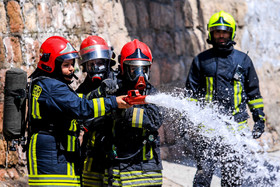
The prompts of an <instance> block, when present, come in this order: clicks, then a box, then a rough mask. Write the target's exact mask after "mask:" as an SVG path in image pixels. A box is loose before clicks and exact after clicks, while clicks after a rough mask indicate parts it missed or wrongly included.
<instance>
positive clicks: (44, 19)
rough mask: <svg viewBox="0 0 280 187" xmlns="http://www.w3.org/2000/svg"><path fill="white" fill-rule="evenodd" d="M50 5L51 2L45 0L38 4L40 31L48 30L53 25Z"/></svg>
mask: <svg viewBox="0 0 280 187" xmlns="http://www.w3.org/2000/svg"><path fill="white" fill-rule="evenodd" d="M49 7H50V6H49V4H48V3H45V2H42V3H38V4H37V15H38V22H39V28H38V29H39V31H46V30H48V29H49V28H50V26H51V21H52V17H51V13H50V10H49Z"/></svg>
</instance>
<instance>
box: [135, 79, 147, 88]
mask: <svg viewBox="0 0 280 187" xmlns="http://www.w3.org/2000/svg"><path fill="white" fill-rule="evenodd" d="M134 88H135V89H137V90H144V89H145V88H146V81H145V78H144V77H143V76H139V78H138V80H137V83H136V84H135V87H134Z"/></svg>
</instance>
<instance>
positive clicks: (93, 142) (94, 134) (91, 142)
mask: <svg viewBox="0 0 280 187" xmlns="http://www.w3.org/2000/svg"><path fill="white" fill-rule="evenodd" d="M95 138H96V131H93V132H92V136H91V141H90V146H91V147H94V144H95Z"/></svg>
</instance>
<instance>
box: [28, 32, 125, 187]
mask: <svg viewBox="0 0 280 187" xmlns="http://www.w3.org/2000/svg"><path fill="white" fill-rule="evenodd" d="M77 58H79V55H78V52H77V51H76V50H75V49H74V48H73V47H72V45H71V44H70V43H69V41H68V40H66V39H65V38H63V37H60V36H52V37H50V38H48V39H47V40H46V41H45V42H44V43H43V44H42V46H41V48H40V61H39V63H38V65H37V68H36V70H35V71H34V72H33V74H32V75H31V76H30V77H31V80H32V85H31V89H32V91H31V99H30V102H31V103H30V105H29V107H30V109H29V110H30V112H31V113H30V118H31V119H30V123H29V128H30V130H29V136H28V139H29V148H28V152H27V157H28V174H29V185H30V186H79V185H80V177H79V171H78V168H80V167H79V164H80V161H79V160H80V155H79V142H78V136H79V131H80V130H79V126H77V122H76V120H73V118H74V119H86V118H92V117H99V116H103V115H105V114H106V113H108V112H110V111H111V110H113V109H116V108H118V107H119V108H128V107H130V105H128V104H127V103H126V102H124V101H123V99H122V98H123V97H124V96H120V97H114V96H111V97H107V98H98V99H92V100H91V101H89V100H87V99H85V98H81V97H79V96H78V95H77V94H76V92H75V91H73V90H72V89H71V87H69V84H70V83H71V82H72V78H73V77H75V75H74V64H75V60H76V59H77Z"/></svg>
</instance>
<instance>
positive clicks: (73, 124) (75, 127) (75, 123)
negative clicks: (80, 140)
mask: <svg viewBox="0 0 280 187" xmlns="http://www.w3.org/2000/svg"><path fill="white" fill-rule="evenodd" d="M77 124H78V123H77V120H76V119H73V120H72V121H71V125H70V128H69V131H73V132H76V131H77Z"/></svg>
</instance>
